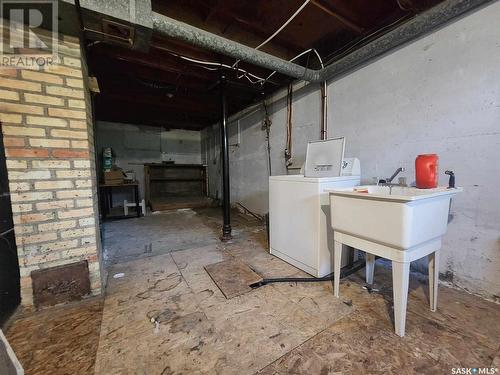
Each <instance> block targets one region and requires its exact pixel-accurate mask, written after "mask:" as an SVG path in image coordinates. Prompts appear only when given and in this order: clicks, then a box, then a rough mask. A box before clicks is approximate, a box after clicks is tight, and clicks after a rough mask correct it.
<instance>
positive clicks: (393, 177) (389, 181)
mask: <svg viewBox="0 0 500 375" xmlns="http://www.w3.org/2000/svg"><path fill="white" fill-rule="evenodd" d="M405 170H406V169H405V168H403V167H399V168H398V169H396V172H394V173H393V174H392V176H391V177H389V178H386V179H385V180H380V181H379V183H380V184H381V185H389V186H390V185H395V184H393V183H392V180H394V179H395V178H396V176H397V175H398V174H399V173H401V172H404V171H405Z"/></svg>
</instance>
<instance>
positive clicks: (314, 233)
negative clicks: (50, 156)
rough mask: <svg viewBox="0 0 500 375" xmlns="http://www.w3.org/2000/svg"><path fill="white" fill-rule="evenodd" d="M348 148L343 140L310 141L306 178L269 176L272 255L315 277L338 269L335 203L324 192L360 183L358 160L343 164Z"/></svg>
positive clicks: (346, 261)
mask: <svg viewBox="0 0 500 375" xmlns="http://www.w3.org/2000/svg"><path fill="white" fill-rule="evenodd" d="M344 145H345V140H344V139H343V138H336V139H331V140H327V141H319V142H310V143H309V144H308V148H307V155H306V163H305V175H306V176H307V177H306V176H304V175H285V176H271V177H269V234H270V252H271V254H273V255H275V256H277V257H279V258H281V259H283V260H284V261H286V262H288V263H290V264H292V265H294V266H295V267H297V268H300V269H301V270H303V271H305V272H307V273H309V274H310V275H312V276H315V277H323V276H326V275H328V274H330V273H332V272H333V269H334V268H333V230H332V226H331V222H330V201H329V193H327V192H325V189H331V188H343V187H354V186H358V185H359V184H360V167H359V160H358V159H355V158H353V159H344V157H343V156H344ZM327 174H333V175H334V176H332V177H328V176H325V175H327ZM309 176H311V177H309ZM342 255H343V256H342V259H343V262H344V264H342V267H343V266H345V265H347V263H348V262H349V258H350V257H349V249H347V248H345V249H344V254H342Z"/></svg>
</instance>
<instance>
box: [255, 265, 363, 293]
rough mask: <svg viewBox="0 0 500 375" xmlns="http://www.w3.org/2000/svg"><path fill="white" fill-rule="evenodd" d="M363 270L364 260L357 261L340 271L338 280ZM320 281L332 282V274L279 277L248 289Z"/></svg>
mask: <svg viewBox="0 0 500 375" xmlns="http://www.w3.org/2000/svg"><path fill="white" fill-rule="evenodd" d="M363 268H365V260H364V259H363V260H358V261H357V262H355V263H353V265H352V266H350V267H349V268H345V269H343V270H341V271H340V278H341V279H343V278H344V277H347V276H349V275H352V274H353V273H356V272H358V271H359V270H361V269H363ZM322 281H333V273H331V274H330V275H328V276H324V277H280V278H276V279H263V280H262V281H259V282H258V283H255V284H251V285H250V287H252V288H258V287H260V286H263V285H267V284H272V283H317V282H322Z"/></svg>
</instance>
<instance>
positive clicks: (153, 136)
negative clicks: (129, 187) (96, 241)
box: [96, 121, 202, 205]
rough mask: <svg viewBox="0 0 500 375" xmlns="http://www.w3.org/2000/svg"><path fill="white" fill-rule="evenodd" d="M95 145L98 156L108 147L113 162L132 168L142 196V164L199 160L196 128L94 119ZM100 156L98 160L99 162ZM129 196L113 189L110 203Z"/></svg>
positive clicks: (200, 160) (129, 198)
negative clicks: (111, 150)
mask: <svg viewBox="0 0 500 375" xmlns="http://www.w3.org/2000/svg"><path fill="white" fill-rule="evenodd" d="M96 145H97V147H96V148H97V153H98V155H99V158H102V150H103V148H104V147H111V148H112V149H113V153H114V155H115V164H116V165H117V166H119V167H120V168H122V169H123V170H124V171H129V170H130V171H134V172H135V175H136V178H137V180H138V181H139V196H140V199H143V198H144V164H145V163H161V162H162V161H174V162H175V163H177V164H201V162H202V158H201V137H200V132H199V131H192V130H180V129H172V130H165V129H162V128H160V127H157V126H146V125H132V124H121V123H115V122H106V121H97V124H96ZM100 161H101V159H100V160H99V163H98V164H99V165H101V164H100ZM124 199H127V200H129V201H131V200H133V197H131V196H130V195H127V194H126V193H123V194H120V193H119V192H118V191H116V194H115V192H113V203H114V204H115V205H123V200H124Z"/></svg>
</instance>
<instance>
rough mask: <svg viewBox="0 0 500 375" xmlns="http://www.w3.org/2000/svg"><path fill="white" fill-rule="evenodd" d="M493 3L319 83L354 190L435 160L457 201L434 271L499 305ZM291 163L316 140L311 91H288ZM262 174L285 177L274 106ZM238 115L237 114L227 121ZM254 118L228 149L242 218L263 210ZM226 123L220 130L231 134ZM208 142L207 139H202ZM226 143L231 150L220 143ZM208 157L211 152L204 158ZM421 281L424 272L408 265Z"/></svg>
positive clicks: (498, 36) (261, 150)
mask: <svg viewBox="0 0 500 375" xmlns="http://www.w3.org/2000/svg"><path fill="white" fill-rule="evenodd" d="M499 19H500V2H493V3H492V4H490V5H489V6H487V7H484V8H483V9H480V10H478V11H476V12H474V13H471V14H469V15H467V16H466V17H464V18H461V19H459V20H457V21H456V22H453V23H451V24H449V25H447V26H446V27H443V28H442V29H440V30H437V31H436V32H434V33H432V34H430V35H428V36H426V37H424V38H421V39H419V40H417V41H415V42H414V43H411V44H409V45H407V46H404V47H403V48H400V49H398V50H396V51H393V52H392V53H390V54H387V55H386V56H384V57H383V58H381V59H378V60H376V61H374V62H371V63H370V64H367V65H366V66H364V67H362V68H361V69H358V70H356V71H354V72H352V73H350V74H347V75H345V76H344V77H342V78H340V79H338V80H335V81H332V82H329V84H328V97H329V102H328V108H329V109H328V118H329V136H330V137H334V136H346V139H347V142H346V156H347V157H358V158H360V160H361V173H362V176H361V177H362V180H363V182H364V183H372V182H373V177H381V178H382V177H387V176H390V175H391V174H392V172H393V171H394V170H395V169H396V168H397V167H399V166H405V167H407V169H408V170H407V172H406V173H404V175H406V176H407V178H408V181H409V182H412V181H413V180H414V169H413V165H414V160H415V157H416V155H418V154H421V153H429V152H436V153H438V154H439V156H440V171H441V173H440V184H441V185H446V184H447V177H446V176H445V175H444V174H443V172H444V170H445V169H452V170H454V171H455V172H456V174H457V184H458V185H459V186H462V187H464V192H463V193H462V194H459V195H457V196H456V198H455V199H454V202H453V206H452V214H453V220H452V222H451V223H450V225H449V227H448V233H447V235H446V237H445V238H444V243H443V249H442V256H441V269H440V271H441V273H442V275H443V276H444V277H445V278H446V279H447V280H449V281H451V282H452V283H454V284H455V285H457V286H459V287H461V288H464V289H467V290H469V291H471V292H473V293H476V294H480V295H482V296H485V297H487V298H490V299H493V300H497V301H498V300H500V297H499V296H500V278H499V277H498V275H500V227H499V223H500V216H499V215H500V206H499V204H500V203H499V202H500V200H499V199H498V193H497V186H498V185H499V184H500V175H499V173H498V165H499V159H500V151H499V150H500V131H499V129H500V80H498V78H497V77H499V76H500V44H499V40H500V28H499V27H498V20H499ZM295 86H296V89H295V91H294V104H293V106H294V107H293V131H292V134H293V135H292V139H293V148H292V150H293V154H294V155H293V157H294V159H296V160H297V161H300V160H301V159H303V158H304V156H305V145H306V143H307V141H308V140H317V139H319V138H320V116H319V113H320V112H319V111H320V103H321V102H320V100H321V99H320V92H319V86H318V85H315V84H314V85H306V86H304V85H303V84H302V83H296V85H295ZM269 101H270V102H272V104H270V105H269V111H270V114H271V120H272V126H271V137H270V138H271V159H272V160H271V163H272V172H273V175H279V174H285V173H286V168H285V160H284V156H283V151H284V149H285V139H286V100H285V99H284V98H283V92H281V93H277V94H276V95H275V96H273V98H270V100H269ZM237 117H241V116H237ZM262 120H263V111H262V110H261V109H258V110H256V111H253V112H251V113H250V114H247V115H245V116H243V117H241V118H240V120H239V124H240V129H241V137H240V138H241V143H240V145H239V146H238V147H236V148H232V149H231V151H230V175H231V189H232V191H231V199H232V201H233V202H241V203H243V204H244V205H245V206H246V207H248V208H249V209H250V210H253V211H255V212H256V213H259V214H264V213H266V212H267V210H268V167H267V152H266V134H265V131H263V130H261V125H262ZM235 124H236V122H235V121H232V122H230V126H234V125H235ZM214 137H215V138H214ZM216 137H219V130H218V127H217V126H214V127H213V128H212V129H207V130H205V131H204V133H203V139H204V140H205V146H204V150H205V154H207V155H210V158H209V163H208V165H209V180H210V181H211V186H210V192H211V194H213V195H215V194H216V193H217V192H218V193H219V197H220V191H221V189H220V181H221V178H220V170H221V169H220V158H219V153H220V151H219V150H220V146H219V143H217V138H216ZM230 143H231V142H230ZM212 148H215V150H212ZM413 267H414V269H416V270H419V271H421V272H424V273H425V272H426V271H427V270H426V264H425V262H420V263H415V264H413Z"/></svg>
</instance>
